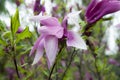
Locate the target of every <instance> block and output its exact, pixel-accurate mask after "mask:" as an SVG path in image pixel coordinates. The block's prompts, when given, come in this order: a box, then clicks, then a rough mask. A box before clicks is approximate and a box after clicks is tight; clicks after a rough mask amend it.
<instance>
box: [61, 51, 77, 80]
mask: <svg viewBox="0 0 120 80" xmlns="http://www.w3.org/2000/svg"><path fill="white" fill-rule="evenodd" d="M76 53H77V51H76ZM76 53H75V49H74V51H73V52H72V54H71V58H70V61H69V63H68V65H67V68H66V69H65V71H64V73H63V75H62V79H61V80H63V79H64V77H65V75H66V72H67V71H68V69H69V67H70V65H71V63H72V60H73V58H74V56H75V55H76Z"/></svg>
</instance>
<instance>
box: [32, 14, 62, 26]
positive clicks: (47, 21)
mask: <svg viewBox="0 0 120 80" xmlns="http://www.w3.org/2000/svg"><path fill="white" fill-rule="evenodd" d="M30 20H32V21H37V22H40V23H41V24H42V25H43V26H49V27H52V26H61V25H60V23H59V21H58V19H57V18H55V17H50V16H41V15H38V16H33V17H31V18H30Z"/></svg>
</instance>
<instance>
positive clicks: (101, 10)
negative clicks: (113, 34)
mask: <svg viewBox="0 0 120 80" xmlns="http://www.w3.org/2000/svg"><path fill="white" fill-rule="evenodd" d="M118 10H120V1H119V0H92V1H91V3H90V4H89V5H88V7H87V10H86V14H85V16H86V19H87V22H88V23H94V22H96V21H98V20H99V19H100V18H102V17H103V16H104V15H107V14H109V13H113V12H116V11H118Z"/></svg>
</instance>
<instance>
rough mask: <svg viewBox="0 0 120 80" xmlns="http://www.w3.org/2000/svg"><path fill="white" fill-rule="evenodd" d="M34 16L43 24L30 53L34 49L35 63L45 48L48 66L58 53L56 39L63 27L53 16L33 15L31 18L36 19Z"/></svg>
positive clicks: (60, 35)
mask: <svg viewBox="0 0 120 80" xmlns="http://www.w3.org/2000/svg"><path fill="white" fill-rule="evenodd" d="M36 17H38V18H39V21H40V23H41V24H42V25H43V26H42V27H40V30H39V31H40V33H41V36H40V37H39V38H38V39H37V41H36V42H35V44H34V46H33V48H32V50H31V52H30V55H32V54H33V53H34V51H35V50H36V55H35V58H34V61H33V64H36V63H38V62H39V60H40V59H41V57H42V56H43V53H44V49H45V52H46V57H47V62H48V67H49V68H50V67H51V66H52V65H53V63H54V61H55V58H56V55H57V53H58V39H59V38H62V36H63V27H62V26H61V25H60V23H59V22H58V20H57V19H56V18H55V17H46V16H35V17H33V20H35V21H36V20H38V18H36Z"/></svg>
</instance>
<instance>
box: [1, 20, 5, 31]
mask: <svg viewBox="0 0 120 80" xmlns="http://www.w3.org/2000/svg"><path fill="white" fill-rule="evenodd" d="M5 28H6V24H5V22H4V21H1V20H0V31H5Z"/></svg>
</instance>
